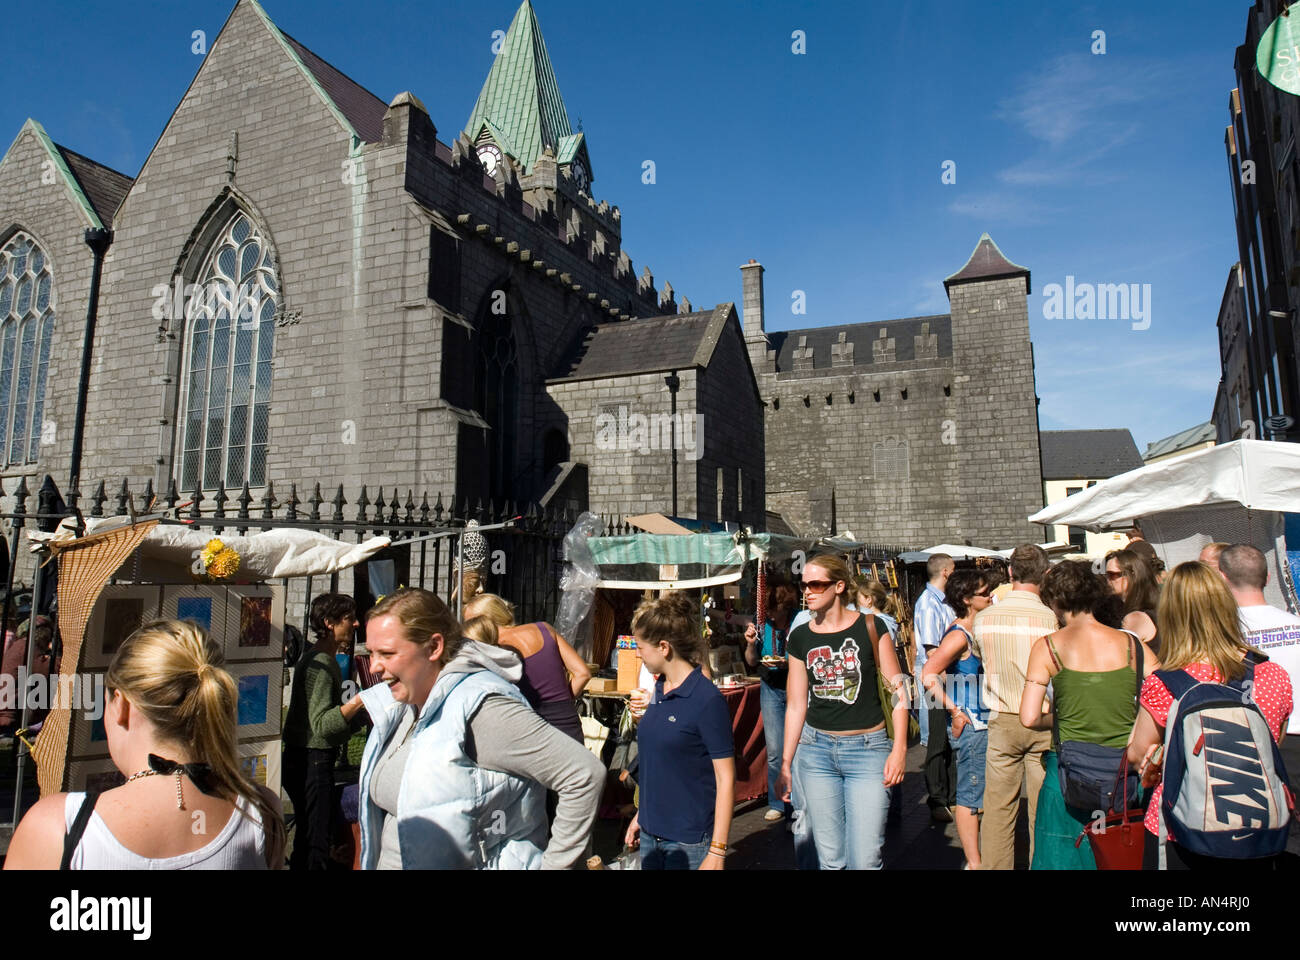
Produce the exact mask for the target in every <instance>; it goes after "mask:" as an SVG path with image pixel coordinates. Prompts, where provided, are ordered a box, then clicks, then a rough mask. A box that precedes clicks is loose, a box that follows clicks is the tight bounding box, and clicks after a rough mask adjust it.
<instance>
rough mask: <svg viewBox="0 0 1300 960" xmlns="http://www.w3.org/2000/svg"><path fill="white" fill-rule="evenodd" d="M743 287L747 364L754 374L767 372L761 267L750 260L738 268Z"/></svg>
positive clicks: (767, 345) (755, 261)
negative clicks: (747, 349) (747, 351)
mask: <svg viewBox="0 0 1300 960" xmlns="http://www.w3.org/2000/svg"><path fill="white" fill-rule="evenodd" d="M740 276H741V278H742V281H741V282H742V285H743V287H744V300H743V302H742V305H741V306H742V314H743V324H744V328H745V346H746V347H748V348H749V362H750V364H751V365H752V366H753V367H754V373H756V374H762V373H765V372H768V367H767V351H768V349H769V346H770V345H769V344H768V342H767V331H766V330H765V329H764V326H763V265H762V264H761V263H759V262H758V261H757V260H751V261H749V263H747V264H745V265H744V266H742V267H741V268H740Z"/></svg>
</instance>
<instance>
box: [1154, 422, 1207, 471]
mask: <svg viewBox="0 0 1300 960" xmlns="http://www.w3.org/2000/svg"><path fill="white" fill-rule="evenodd" d="M1214 443H1215V431H1214V424H1212V423H1201V424H1197V425H1196V426H1194V427H1189V428H1188V429H1186V430H1184V431H1182V432H1181V433H1175V434H1174V435H1173V436H1172V437H1165V438H1164V439H1163V440H1157V441H1156V442H1155V443H1151V444H1148V445H1147V452H1146V453H1144V454H1142V460H1143V462H1145V463H1159V462H1160V461H1161V460H1172V459H1173V458H1174V457H1181V456H1183V455H1184V454H1187V453H1191V452H1192V451H1194V450H1208V449H1209V448H1210V447H1212V446H1214Z"/></svg>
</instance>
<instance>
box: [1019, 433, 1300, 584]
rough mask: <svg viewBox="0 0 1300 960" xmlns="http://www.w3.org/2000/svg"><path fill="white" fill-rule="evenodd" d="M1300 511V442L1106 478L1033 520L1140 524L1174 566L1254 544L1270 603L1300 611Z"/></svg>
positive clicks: (1228, 448)
mask: <svg viewBox="0 0 1300 960" xmlns="http://www.w3.org/2000/svg"><path fill="white" fill-rule="evenodd" d="M1287 513H1300V445H1296V444H1290V443H1275V442H1272V441H1267V440H1235V441H1233V442H1232V443H1225V444H1223V445H1222V446H1218V447H1211V448H1210V449H1208V450H1198V451H1196V452H1194V453H1189V454H1187V455H1186V456H1183V457H1178V458H1176V459H1174V460H1165V461H1162V462H1160V463H1153V464H1151V465H1149V466H1145V467H1140V468H1138V469H1137V470H1130V471H1129V472H1128V473H1123V474H1120V475H1119V476H1116V477H1111V478H1110V479H1109V480H1103V481H1101V482H1100V483H1098V484H1097V485H1096V486H1094V487H1090V488H1088V489H1087V490H1084V491H1083V492H1081V493H1076V494H1075V495H1074V496H1072V497H1067V498H1066V499H1064V500H1062V501H1061V502H1060V503H1054V504H1052V505H1051V506H1050V507H1047V508H1045V509H1043V510H1040V511H1039V512H1038V513H1036V514H1034V515H1033V516H1032V517H1030V518H1029V521H1030V522H1031V523H1041V524H1044V525H1050V524H1068V525H1070V526H1075V527H1084V528H1086V529H1088V530H1093V531H1101V530H1112V529H1116V528H1121V527H1127V526H1131V525H1132V524H1133V523H1134V522H1135V521H1138V522H1140V525H1141V527H1142V533H1143V536H1145V537H1146V539H1147V540H1148V541H1149V542H1150V543H1151V546H1152V547H1154V548H1155V550H1156V553H1157V554H1158V555H1159V556H1160V558H1161V559H1162V560H1164V562H1165V564H1166V565H1167V566H1171V567H1172V566H1174V565H1175V564H1178V563H1183V562H1186V561H1188V560H1195V559H1196V558H1197V556H1198V555H1199V554H1200V552H1201V548H1202V547H1204V546H1205V545H1206V544H1208V543H1213V542H1215V541H1223V542H1228V543H1250V544H1254V545H1255V546H1256V547H1258V548H1259V549H1260V550H1263V551H1264V553H1265V555H1266V556H1267V557H1268V561H1269V584H1268V588H1267V589H1266V590H1265V596H1266V597H1267V598H1268V601H1269V603H1271V604H1274V605H1276V606H1286V607H1289V608H1291V609H1295V605H1296V602H1295V601H1296V598H1295V588H1294V586H1293V585H1292V583H1291V577H1290V572H1289V570H1288V569H1287V564H1286V543H1285V539H1284V537H1283V514H1287Z"/></svg>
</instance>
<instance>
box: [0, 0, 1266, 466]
mask: <svg viewBox="0 0 1300 960" xmlns="http://www.w3.org/2000/svg"><path fill="white" fill-rule="evenodd" d="M534 5H535V8H536V10H537V14H538V18H539V20H540V22H541V25H542V31H543V34H544V36H545V38H546V43H547V46H548V48H549V50H550V53H551V58H552V61H553V63H554V65H555V71H556V75H557V78H558V81H559V84H560V89H561V91H562V92H563V94H564V97H565V101H566V103H567V105H568V109H569V113H570V118H571V120H572V121H573V122H574V123H575V124H577V123H578V122H579V120H581V124H582V127H583V129H584V131H585V132H586V134H587V138H588V142H589V149H590V152H591V158H592V166H593V168H594V169H593V173H594V175H595V184H594V187H593V192H594V194H595V196H596V197H597V198H598V199H605V200H608V201H609V202H610V203H611V204H617V205H618V206H620V207H621V208H622V212H623V246H624V249H626V250H627V252H628V254H629V255H630V256H631V257H632V258H633V262H634V266H635V269H636V270H637V272H638V273H639V272H640V270H641V267H642V266H644V265H646V264H649V265H650V267H651V268H652V270H653V272H654V274H655V277H656V280H657V282H658V283H659V284H662V283H663V281H664V280H668V281H670V282H671V283H672V285H673V287H674V289H676V290H677V291H678V292H679V294H685V295H686V296H687V297H689V298H690V300H691V302H692V303H693V304H696V305H701V304H708V305H711V304H713V303H717V302H722V301H727V300H736V301H739V299H740V271H739V269H738V267H739V265H740V264H742V263H744V262H746V261H747V260H748V259H749V258H751V257H753V258H755V259H758V260H759V261H760V262H762V263H763V264H764V266H765V267H766V269H767V273H766V284H767V286H766V294H767V325H768V329H769V330H781V329H788V328H792V327H803V326H819V325H823V324H836V323H849V322H862V321H873V320H888V319H893V318H897V317H906V316H918V315H923V314H930V313H946V312H947V309H948V307H947V299H946V297H945V295H944V291H943V285H942V280H943V278H944V277H945V276H947V275H948V274H950V273H952V272H954V271H955V270H957V269H958V268H959V267H960V266H961V265H962V264H963V263H964V262H965V260H966V258H967V256H968V255H969V254H970V252H971V250H972V249H973V248H974V246H975V243H976V241H977V240H978V239H979V236H980V234H981V233H982V232H984V231H988V232H989V233H990V234H991V235H992V237H993V239H994V240H996V241H997V243H998V245H999V246H1000V247H1001V248H1002V250H1003V252H1004V253H1006V255H1007V256H1008V257H1009V258H1011V259H1012V260H1014V261H1015V262H1017V263H1020V264H1023V265H1025V266H1027V267H1029V268H1030V270H1031V271H1032V272H1033V293H1032V295H1031V297H1030V300H1029V313H1030V325H1031V331H1032V336H1033V341H1034V347H1035V356H1036V361H1037V382H1038V393H1039V396H1040V397H1041V398H1042V405H1041V407H1040V418H1041V426H1042V428H1043V429H1047V430H1051V429H1086V428H1103V427H1126V428H1128V429H1130V430H1131V431H1132V432H1133V436H1134V439H1135V440H1136V441H1137V443H1138V446H1139V448H1140V449H1141V448H1144V447H1145V446H1146V444H1147V443H1149V442H1151V441H1153V440H1156V439H1159V438H1160V437H1163V436H1166V435H1168V434H1171V433H1174V432H1177V431H1179V430H1182V429H1184V428H1186V427H1190V426H1193V425H1195V424H1197V423H1201V422H1204V421H1205V420H1208V419H1209V418H1210V414H1211V410H1212V406H1213V402H1214V392H1215V388H1216V386H1217V383H1218V378H1219V364H1218V352H1217V345H1216V332H1215V320H1216V318H1217V315H1218V307H1219V302H1220V299H1221V297H1222V294H1223V289H1224V284H1225V281H1226V279H1227V275H1228V270H1229V268H1230V267H1231V266H1232V265H1233V264H1234V263H1235V262H1236V261H1237V258H1238V254H1237V247H1236V234H1235V230H1234V226H1233V219H1232V200H1231V194H1230V188H1229V182H1228V169H1227V162H1226V160H1225V158H1224V151H1223V135H1224V128H1225V126H1226V125H1227V123H1228V106H1227V104H1228V93H1229V91H1230V90H1231V89H1232V87H1233V86H1234V83H1235V81H1234V76H1233V70H1232V63H1233V56H1234V52H1235V50H1236V47H1237V45H1238V44H1240V43H1241V42H1242V40H1243V38H1244V35H1245V23H1246V15H1247V12H1248V10H1249V8H1250V6H1251V4H1250V3H1249V2H1246V0H1184V2H1179V3H1177V4H1175V3H1172V2H1159V3H1150V4H1136V5H1135V4H1131V3H1128V2H1121V0H1111V2H1098V3H1074V4H1043V3H1041V2H1029V0H999V2H998V3H996V4H989V3H975V2H970V0H949V2H945V3H940V2H937V0H891V2H888V3H885V2H876V0H873V2H870V3H864V4H849V3H835V4H828V3H806V4H798V5H793V4H781V3H773V2H745V3H735V2H720V0H715V2H710V3H699V2H697V0H657V2H653V3H639V2H638V3H617V4H612V3H608V2H605V0H535V4H534ZM264 6H265V8H266V9H267V11H268V13H269V14H270V16H271V18H272V19H273V20H275V22H276V23H277V24H278V25H279V26H280V27H281V28H282V29H283V30H284V31H285V32H286V33H289V34H290V35H292V36H293V37H295V38H296V39H297V40H299V41H300V42H302V43H303V44H305V45H306V46H308V47H310V48H311V49H312V50H314V51H315V52H316V53H317V54H319V55H320V56H322V57H324V58H325V59H326V60H329V61H330V62H331V63H333V64H334V65H335V66H336V67H338V68H339V69H341V70H342V71H343V72H345V73H347V74H349V75H350V76H352V77H353V78H354V79H356V80H357V81H358V82H360V83H362V84H363V85H364V86H366V87H367V88H369V89H370V90H372V91H373V92H375V93H376V94H377V95H378V96H380V97H381V98H383V99H384V100H391V99H392V97H393V96H394V95H396V94H397V93H399V92H400V91H402V90H408V89H409V90H411V91H412V92H414V93H415V94H416V95H417V96H419V97H420V98H421V99H422V100H423V101H424V103H425V104H426V105H427V106H428V108H429V111H430V114H431V116H432V118H433V121H434V124H435V126H437V128H438V130H439V136H440V138H441V139H442V140H444V142H450V141H451V140H452V139H454V137H455V136H456V134H457V133H458V132H459V131H460V129H461V125H462V124H464V123H465V121H466V120H467V119H468V117H469V114H470V111H471V109H472V108H473V105H474V101H475V98H476V97H477V95H478V91H479V88H480V86H481V85H482V82H483V80H484V78H485V77H486V76H487V72H488V69H489V68H490V66H491V61H492V51H491V44H492V31H493V30H497V29H502V30H504V29H505V28H506V26H508V24H509V22H510V20H511V18H512V17H513V15H514V12H515V9H516V4H515V3H514V2H513V0H501V2H498V0H483V2H476V3H473V4H465V3H456V4H453V3H448V2H443V0H419V2H416V0H368V2H367V3H366V4H358V3H355V2H351V3H342V2H336V0H266V2H265V3H264ZM232 7H233V2H229V0H216V2H191V0H166V2H164V0H139V2H134V3H96V4H94V5H88V4H85V3H74V2H68V0H55V2H45V3H42V4H39V5H28V6H25V7H24V13H23V25H24V26H23V33H24V36H25V37H26V40H25V41H24V42H23V43H20V44H14V43H11V44H10V53H9V64H10V70H9V77H10V82H9V84H8V85H7V95H6V96H5V97H4V98H2V99H0V137H3V138H5V139H6V141H7V139H8V138H12V136H14V135H15V134H17V132H18V130H19V128H20V127H21V125H22V123H23V121H24V120H25V119H26V118H27V117H28V116H32V117H35V118H36V119H38V120H40V121H41V122H42V123H43V124H44V125H45V127H46V129H47V130H48V132H49V134H50V136H51V137H52V138H53V139H54V140H55V142H57V143H60V144H63V145H64V146H67V147H69V148H71V149H74V150H77V151H78V152H81V153H84V154H87V155H88V156H91V157H92V158H94V159H96V160H99V161H100V162H102V163H105V164H108V165H109V166H112V167H115V168H117V169H119V170H122V171H123V172H125V173H128V174H131V175H134V174H136V173H137V172H138V171H139V168H140V165H141V164H142V163H143V162H144V159H145V157H146V155H147V154H148V152H149V150H150V148H151V147H152V146H153V144H154V142H155V140H156V139H157V138H158V136H159V134H160V133H161V131H162V129H163V126H164V125H165V123H166V122H167V119H168V117H169V116H170V115H171V112H172V110H173V109H175V107H176V104H177V102H178V101H179V99H180V97H181V96H182V95H183V93H184V92H185V89H186V87H187V86H188V84H189V82H190V80H191V79H192V78H193V76H194V73H195V71H196V70H197V69H198V66H199V62H200V59H201V58H200V57H199V56H197V55H195V54H194V53H192V52H191V45H192V43H193V40H192V39H191V37H192V33H193V31H195V30H204V31H206V34H207V37H208V39H209V43H210V42H211V39H212V38H214V37H215V36H216V33H217V32H218V31H219V29H220V27H221V24H222V23H223V22H224V21H225V19H226V17H227V15H228V14H229V12H230V10H231V8H232ZM796 30H802V31H803V32H804V34H805V36H806V51H807V52H806V53H805V54H803V55H796V54H795V53H794V52H792V44H793V43H794V41H793V40H792V34H793V33H794V31H796ZM1097 30H1102V31H1105V43H1106V53H1105V54H1104V55H1095V54H1093V53H1092V52H1091V51H1092V47H1093V45H1094V41H1093V33H1094V31H1097ZM11 40H12V38H11ZM24 77H25V78H26V79H25V81H24V80H23V79H21V78H24ZM646 160H653V161H655V165H656V174H657V176H656V182H655V183H654V184H653V185H647V184H644V183H642V179H641V174H642V169H643V167H642V165H643V163H644V161H646ZM946 161H952V162H953V163H954V164H955V165H956V168H955V169H956V181H957V182H956V183H955V184H944V183H943V182H942V175H943V169H944V164H945V162H946ZM1067 276H1073V277H1074V278H1075V280H1076V282H1077V283H1094V284H1118V283H1125V284H1133V283H1136V284H1141V285H1147V284H1149V285H1150V307H1151V310H1150V320H1151V323H1150V327H1149V329H1146V330H1135V329H1133V323H1131V322H1129V321H1126V320H1122V319H1107V320H1066V319H1059V320H1053V319H1046V318H1045V316H1044V310H1043V306H1044V291H1045V289H1046V288H1047V287H1048V286H1049V285H1050V284H1053V283H1058V284H1064V283H1065V279H1066V277H1067ZM796 290H802V291H804V293H805V295H806V303H807V314H806V315H804V316H796V315H793V314H792V312H791V304H792V302H793V292H794V291H796Z"/></svg>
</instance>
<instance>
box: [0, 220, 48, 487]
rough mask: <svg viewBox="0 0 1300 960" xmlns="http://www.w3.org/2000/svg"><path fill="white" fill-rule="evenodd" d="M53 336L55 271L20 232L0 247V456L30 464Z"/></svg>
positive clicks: (37, 441)
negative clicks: (53, 271) (1, 248)
mask: <svg viewBox="0 0 1300 960" xmlns="http://www.w3.org/2000/svg"><path fill="white" fill-rule="evenodd" d="M53 339H54V275H53V273H52V272H51V270H50V263H49V260H48V259H47V258H46V256H45V251H44V250H42V249H41V248H40V246H39V245H38V244H37V243H36V241H35V240H33V239H32V238H31V237H29V236H28V235H27V234H25V233H19V234H17V235H16V236H14V237H13V238H12V239H11V240H10V241H9V242H8V243H7V244H6V245H5V247H4V250H3V251H0V455H2V456H3V463H4V464H5V465H9V466H13V465H18V464H24V463H33V462H35V460H36V454H37V451H38V448H39V447H40V443H41V433H42V430H41V426H42V419H43V416H44V411H45V381H46V378H47V375H48V373H49V367H50V344H51V342H52V341H53Z"/></svg>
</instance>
